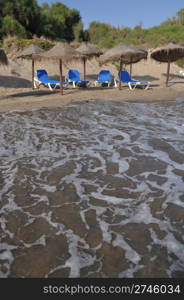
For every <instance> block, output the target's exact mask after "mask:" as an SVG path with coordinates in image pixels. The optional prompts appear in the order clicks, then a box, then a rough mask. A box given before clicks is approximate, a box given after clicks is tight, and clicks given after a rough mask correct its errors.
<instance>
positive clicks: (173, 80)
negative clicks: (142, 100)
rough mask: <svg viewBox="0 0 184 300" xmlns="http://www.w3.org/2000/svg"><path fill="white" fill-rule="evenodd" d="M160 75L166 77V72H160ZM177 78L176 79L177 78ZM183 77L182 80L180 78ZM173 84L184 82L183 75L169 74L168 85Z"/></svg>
mask: <svg viewBox="0 0 184 300" xmlns="http://www.w3.org/2000/svg"><path fill="white" fill-rule="evenodd" d="M162 75H163V76H164V77H165V78H166V77H167V74H166V73H162ZM177 79H178V80H177ZM182 79H183V80H182ZM175 84H184V77H183V76H181V75H177V74H173V73H171V74H169V83H168V86H173V85H175Z"/></svg>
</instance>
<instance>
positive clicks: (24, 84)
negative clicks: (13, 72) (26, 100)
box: [0, 75, 32, 89]
mask: <svg viewBox="0 0 184 300" xmlns="http://www.w3.org/2000/svg"><path fill="white" fill-rule="evenodd" d="M31 84H32V83H31V81H29V80H27V79H24V78H17V77H14V76H2V75H0V86H2V87H5V88H17V89H18V88H30V87H31Z"/></svg>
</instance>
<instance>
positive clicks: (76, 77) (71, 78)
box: [67, 70, 89, 88]
mask: <svg viewBox="0 0 184 300" xmlns="http://www.w3.org/2000/svg"><path fill="white" fill-rule="evenodd" d="M67 80H68V83H72V84H73V88H75V87H76V85H78V86H82V87H86V86H88V85H89V80H81V79H80V73H79V71H78V70H69V71H68V78H67Z"/></svg>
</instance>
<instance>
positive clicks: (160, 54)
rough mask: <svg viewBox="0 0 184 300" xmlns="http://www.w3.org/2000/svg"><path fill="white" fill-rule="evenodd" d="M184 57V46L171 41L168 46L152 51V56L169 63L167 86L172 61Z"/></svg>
mask: <svg viewBox="0 0 184 300" xmlns="http://www.w3.org/2000/svg"><path fill="white" fill-rule="evenodd" d="M183 57H184V46H181V45H178V44H174V43H169V44H168V45H167V46H164V47H160V48H157V49H155V50H153V52H152V53H151V58H153V59H155V60H156V61H159V62H165V63H167V76H166V86H168V82H169V73H170V63H171V62H174V61H176V60H178V59H180V58H183Z"/></svg>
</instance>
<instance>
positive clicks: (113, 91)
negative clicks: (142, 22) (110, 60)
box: [0, 58, 184, 112]
mask: <svg viewBox="0 0 184 300" xmlns="http://www.w3.org/2000/svg"><path fill="white" fill-rule="evenodd" d="M166 68H167V65H166V64H165V63H157V62H155V61H154V60H152V59H150V58H148V60H146V61H141V62H139V63H137V64H134V65H133V74H132V77H133V78H135V79H138V80H147V81H150V82H151V85H150V89H149V90H143V89H140V88H136V89H135V90H133V91H131V90H129V89H128V87H127V86H126V85H124V86H122V90H119V89H118V88H115V87H113V86H112V87H110V88H108V87H101V86H99V87H97V88H95V87H94V81H95V80H96V79H97V76H98V73H99V71H100V70H101V69H108V70H110V71H111V74H112V75H113V76H114V77H115V78H117V73H118V71H117V68H116V67H115V66H114V65H112V64H106V65H103V66H100V65H99V63H98V60H96V59H92V60H90V61H87V79H89V81H90V87H89V88H78V87H77V88H76V89H73V88H72V85H71V86H69V87H68V88H67V89H65V90H64V95H63V96H62V95H61V94H60V91H59V89H57V90H55V91H54V92H50V91H49V89H48V88H46V87H44V86H41V87H40V88H39V89H35V90H32V88H31V61H30V60H26V59H25V60H23V59H19V60H13V59H11V58H9V65H8V66H7V67H5V66H0V112H6V111H12V110H31V109H39V108H43V107H58V106H61V105H65V104H68V103H71V102H76V101H77V102H78V101H89V100H96V99H98V100H115V101H160V100H162V101H164V100H167V101H168V100H175V99H177V98H183V97H184V90H183V87H184V78H182V77H181V76H180V74H179V71H180V68H179V67H178V66H176V65H175V64H171V73H170V83H169V87H165V79H166ZM35 69H46V70H47V72H48V74H49V76H50V77H52V78H55V79H58V74H59V70H58V69H59V68H58V64H57V61H51V60H48V61H36V63H35ZM69 69H78V70H79V71H80V73H81V78H82V76H83V65H82V63H81V62H76V61H74V62H71V63H69V64H67V65H66V64H65V65H64V70H63V73H64V75H65V76H66V75H67V71H68V70H69ZM127 69H129V66H128V67H127Z"/></svg>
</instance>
